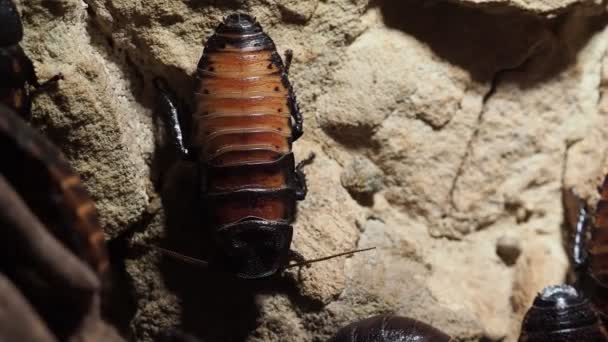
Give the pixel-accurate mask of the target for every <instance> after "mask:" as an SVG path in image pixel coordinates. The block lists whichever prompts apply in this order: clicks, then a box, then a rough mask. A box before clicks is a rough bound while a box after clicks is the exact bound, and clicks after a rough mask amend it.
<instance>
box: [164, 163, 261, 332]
mask: <svg viewBox="0 0 608 342" xmlns="http://www.w3.org/2000/svg"><path fill="white" fill-rule="evenodd" d="M198 179H199V175H198V171H197V168H196V166H195V165H194V164H190V163H178V164H176V167H174V168H172V169H171V170H170V171H169V173H168V174H167V175H166V177H165V180H166V182H167V183H166V184H165V185H164V186H163V207H164V208H165V212H166V220H167V221H166V226H165V238H164V239H163V240H162V241H161V246H162V247H164V248H167V249H169V250H172V251H176V252H179V253H181V254H184V255H188V256H191V257H194V258H198V259H202V260H207V259H208V255H209V250H210V247H211V246H210V244H209V241H211V240H210V237H209V234H208V232H209V230H210V227H208V226H207V225H206V224H205V222H204V221H203V217H202V216H203V215H202V213H203V210H204V208H202V207H201V204H200V201H199V194H198V192H197V190H198V184H197V180H198ZM160 270H161V273H162V275H163V277H164V280H165V283H166V284H167V287H168V288H169V289H170V290H171V291H173V292H174V293H175V294H176V295H177V296H178V297H179V298H180V302H181V305H182V320H181V324H182V326H181V327H180V328H181V329H183V330H184V331H186V332H189V333H192V334H194V335H196V336H197V337H200V338H202V339H204V341H206V342H213V341H244V340H245V339H246V337H247V336H249V334H250V333H251V331H253V330H254V329H255V328H256V320H257V318H258V316H259V312H258V309H257V306H256V303H255V293H256V289H255V286H254V285H255V283H252V282H250V281H243V280H239V279H235V278H234V277H232V276H231V275H228V274H223V273H219V272H217V271H215V270H211V269H208V268H206V267H204V266H201V265H195V264H191V263H187V262H185V261H181V260H174V259H171V258H167V257H164V258H163V260H162V262H161V264H160Z"/></svg>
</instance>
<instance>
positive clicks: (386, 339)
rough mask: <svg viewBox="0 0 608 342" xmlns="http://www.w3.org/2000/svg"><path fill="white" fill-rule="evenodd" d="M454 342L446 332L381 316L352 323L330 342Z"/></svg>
mask: <svg viewBox="0 0 608 342" xmlns="http://www.w3.org/2000/svg"><path fill="white" fill-rule="evenodd" d="M400 341H417V342H418V341H419V342H454V341H455V340H454V339H452V338H451V337H450V336H448V335H447V334H445V333H444V332H442V331H440V330H438V329H436V328H434V327H432V326H430V325H428V324H426V323H423V322H420V321H417V320H415V319H411V318H407V317H400V316H395V315H379V316H374V317H370V318H367V319H364V320H361V321H358V322H354V323H351V324H349V325H347V326H345V327H343V328H342V329H340V330H339V331H338V332H337V333H336V335H335V336H334V337H332V338H331V339H330V340H329V341H328V342H400Z"/></svg>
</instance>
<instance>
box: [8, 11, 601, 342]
mask: <svg viewBox="0 0 608 342" xmlns="http://www.w3.org/2000/svg"><path fill="white" fill-rule="evenodd" d="M18 5H19V8H20V10H21V11H22V14H23V18H24V23H25V33H26V37H25V40H24V43H23V45H24V47H25V49H26V51H27V52H28V53H29V55H30V56H32V58H33V59H34V61H35V64H36V68H37V70H38V73H39V75H40V76H41V78H42V79H46V78H48V77H50V76H51V75H53V74H55V73H57V72H62V73H63V74H64V75H65V80H63V81H61V83H60V85H59V87H58V89H57V90H55V91H51V92H49V93H47V94H43V95H41V96H39V97H38V98H37V99H36V101H35V103H34V125H36V126H38V127H40V128H41V129H42V130H43V131H44V132H45V133H46V134H47V135H48V136H49V137H50V138H51V139H52V140H53V141H55V142H56V143H58V144H59V145H60V146H61V147H62V148H63V149H64V150H65V152H66V154H67V155H68V157H69V158H70V159H71V161H72V162H73V163H74V165H75V167H76V168H77V169H78V170H79V171H80V172H81V173H82V175H83V178H84V180H85V184H86V185H87V186H88V188H89V189H90V191H91V192H92V194H93V196H94V198H95V199H96V201H97V203H98V207H99V209H100V211H101V214H102V216H103V222H104V224H105V229H106V233H107V236H108V238H115V237H117V236H120V235H121V233H122V235H128V236H127V237H129V238H132V239H134V240H139V241H146V242H148V243H153V244H159V245H162V246H166V247H169V248H172V249H176V250H178V251H180V252H182V253H185V254H189V255H195V256H204V255H205V253H204V252H205V247H204V246H205V243H204V241H203V240H202V238H201V234H200V230H201V229H202V227H204V222H200V220H198V216H197V214H198V212H200V210H201V208H200V206H198V204H197V202H196V196H197V194H196V173H195V169H194V168H193V167H192V166H191V165H189V164H187V163H183V162H180V161H178V158H177V157H176V156H175V154H174V153H173V151H172V149H171V146H170V144H169V142H168V141H167V138H166V132H165V131H164V128H163V122H162V119H161V113H158V112H157V111H155V110H154V108H155V96H156V94H155V90H154V87H153V86H152V82H151V80H152V78H153V77H155V76H161V77H163V78H166V79H167V80H168V81H169V83H170V85H171V86H172V87H173V88H174V89H175V90H176V93H177V94H178V96H179V97H180V99H182V100H183V101H184V103H185V104H186V105H189V106H191V105H192V103H191V101H192V96H191V94H192V91H193V87H192V80H191V77H190V75H191V74H192V73H193V71H194V69H195V67H196V63H197V61H198V58H199V57H200V55H201V52H202V45H201V42H202V40H203V39H205V38H206V37H208V36H209V35H210V33H211V32H212V30H213V29H214V27H215V26H216V25H217V23H218V22H219V21H220V20H221V18H222V17H223V16H225V15H227V14H229V13H231V12H233V11H236V10H240V11H245V12H249V13H251V14H253V15H254V16H256V17H257V19H258V20H259V21H260V22H261V23H262V25H263V26H264V27H265V29H266V31H267V32H268V33H269V34H270V35H271V36H272V37H273V39H274V40H275V42H276V43H277V45H278V47H279V48H280V49H281V50H284V49H287V48H291V49H293V50H294V53H295V59H294V64H293V66H292V76H291V79H292V81H293V83H294V85H295V88H296V92H297V95H298V98H299V101H300V106H301V108H302V111H303V113H304V115H305V135H304V137H303V138H302V139H301V140H299V141H298V142H297V143H296V144H295V147H294V148H295V153H296V156H297V158H298V159H302V158H304V157H306V156H307V155H308V154H309V153H310V152H315V153H316V154H317V159H316V160H315V162H314V163H313V164H312V165H311V166H309V167H308V168H307V169H306V173H307V174H308V179H309V187H310V192H309V195H308V197H307V199H306V200H305V201H304V202H301V203H300V205H299V215H298V219H297V222H296V223H295V237H294V242H293V248H294V249H295V250H297V251H299V252H301V253H302V254H304V255H305V256H306V257H309V258H314V257H318V256H323V255H327V254H331V253H335V252H339V251H343V250H349V249H354V248H355V247H366V246H376V247H377V249H376V250H375V251H373V252H368V253H362V254H359V255H356V256H353V257H351V258H340V259H334V260H331V261H327V262H324V263H318V264H314V265H312V266H311V267H309V268H304V269H302V270H290V271H288V272H286V273H285V275H284V276H283V277H281V278H279V279H273V280H269V281H256V282H244V281H234V280H232V279H230V278H229V277H227V276H225V275H222V274H219V273H217V272H210V271H208V270H205V269H203V268H199V267H196V266H193V265H187V264H183V263H179V262H175V261H172V260H167V259H166V258H163V257H161V256H159V255H158V254H157V253H155V252H151V251H146V250H136V249H131V250H129V251H128V252H127V253H126V254H125V255H116V258H115V259H116V260H115V265H114V267H115V273H116V275H115V277H114V285H115V287H116V288H117V289H118V292H119V294H118V295H117V296H116V299H114V303H113V305H114V308H115V310H114V312H113V316H114V319H115V320H117V321H118V324H119V327H120V329H122V331H123V332H124V333H125V334H130V335H131V338H132V339H133V340H137V341H150V340H151V339H152V338H153V337H155V336H156V334H157V333H158V331H160V330H163V329H165V328H171V327H179V328H183V329H184V330H187V331H189V332H191V333H193V334H195V335H197V336H200V337H203V338H205V341H244V340H247V341H324V340H325V339H326V338H327V337H328V336H329V335H331V334H332V333H333V332H335V330H336V329H337V328H338V327H339V326H341V325H343V324H345V323H346V322H349V321H351V320H355V319H359V318H363V317H366V316H369V315H372V314H377V313H384V312H396V313H398V314H401V315H406V316H410V317H414V318H418V319H421V320H423V321H425V322H428V323H430V324H433V325H435V326H436V327H438V328H440V329H442V330H444V331H446V332H448V333H450V334H453V335H454V336H455V337H457V338H458V339H459V340H462V341H480V340H484V341H499V340H501V339H503V338H504V341H515V339H516V336H517V334H518V330H519V324H520V321H521V317H522V315H523V313H524V312H525V310H526V308H527V306H528V305H529V304H530V302H531V300H532V298H533V297H534V295H535V294H536V292H537V291H539V290H540V289H541V288H542V287H544V286H545V285H549V284H553V283H559V282H562V281H563V279H564V276H565V273H566V269H567V265H568V261H567V257H566V254H565V252H564V248H563V247H562V241H561V239H562V235H561V234H562V233H561V232H562V229H563V228H564V225H565V222H564V218H563V217H564V215H563V206H562V201H561V191H562V188H564V187H570V186H576V187H577V190H578V191H579V192H580V193H582V194H583V195H584V196H585V197H586V198H590V199H593V198H596V197H595V196H596V195H595V193H594V188H595V185H596V184H598V183H599V181H600V179H601V176H602V174H603V172H605V171H606V170H607V168H606V166H608V165H607V164H608V163H607V162H606V150H607V147H608V146H607V145H608V141H607V140H606V139H604V137H605V136H606V134H607V133H608V132H607V131H608V118H607V116H608V96H604V95H605V93H606V89H607V84H608V57H607V51H608V30H607V26H606V24H607V23H608V15H607V13H606V9H607V6H608V5H607V4H606V2H605V1H600V0H587V1H584V0H543V1H539V0H529V1H527V0H452V1H449V2H446V1H413V0H412V1H403V0H378V1H374V2H369V1H367V0H323V1H321V0H306V1H303V0H286V1H279V0H250V1H247V0H225V1H221V0H215V1H214V0H146V1H144V0H84V1H82V0H53V1H44V0H27V1H26V0H21V1H18ZM159 204H160V205H159ZM150 213H152V215H150ZM131 231H135V233H130V232H131Z"/></svg>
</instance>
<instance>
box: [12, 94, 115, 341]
mask: <svg viewBox="0 0 608 342" xmlns="http://www.w3.org/2000/svg"><path fill="white" fill-rule="evenodd" d="M0 156H2V158H3V160H5V161H6V162H4V163H0V225H1V226H2V227H3V234H4V235H3V236H2V240H1V241H2V243H1V244H2V245H3V247H2V248H0V272H2V273H4V274H6V275H7V276H8V277H9V278H11V280H13V281H14V282H15V283H16V284H18V287H19V288H20V290H21V291H22V292H23V293H24V294H25V295H26V296H27V298H28V300H29V301H30V303H32V305H33V306H35V307H36V309H37V310H38V311H39V313H40V315H41V316H42V317H43V318H44V319H45V321H47V322H48V323H49V326H50V327H52V328H53V331H54V332H56V333H57V334H58V336H60V337H61V336H64V334H68V333H69V331H71V330H72V329H74V328H75V327H76V326H78V324H79V322H80V320H81V319H82V317H83V316H82V314H83V313H84V312H88V311H89V309H90V305H91V304H92V303H93V300H94V298H95V296H96V294H97V293H98V291H99V290H100V281H101V282H103V281H104V280H107V278H108V271H109V259H108V256H107V252H106V247H105V240H104V234H103V231H102V229H101V225H100V223H99V220H98V215H97V211H96V209H95V205H94V203H93V201H92V200H91V198H90V197H89V195H88V193H87V191H86V190H85V189H84V187H83V185H82V183H81V182H80V177H79V176H78V175H77V174H76V173H75V172H74V171H73V170H72V168H71V167H70V165H69V164H68V162H67V161H66V159H65V158H64V156H63V154H62V153H61V152H60V151H59V150H58V149H57V148H56V147H55V146H54V145H52V144H51V143H50V142H49V141H48V140H47V139H45V138H44V137H43V136H42V135H41V134H39V133H38V132H37V131H36V130H35V129H33V128H32V127H30V126H29V125H28V124H27V123H26V122H25V121H24V120H23V119H22V118H21V117H20V116H19V115H18V114H17V113H16V112H14V111H13V110H12V109H10V108H8V107H6V106H4V105H2V104H0ZM6 245H8V246H6ZM87 264H88V266H87ZM95 273H97V276H96V275H95ZM102 285H103V284H102ZM57 288H60V289H62V291H57ZM58 307H64V308H72V309H74V310H72V311H70V312H69V313H68V312H65V313H62V314H61V315H58V314H57V312H56V311H57V308H58ZM72 315H73V316H72Z"/></svg>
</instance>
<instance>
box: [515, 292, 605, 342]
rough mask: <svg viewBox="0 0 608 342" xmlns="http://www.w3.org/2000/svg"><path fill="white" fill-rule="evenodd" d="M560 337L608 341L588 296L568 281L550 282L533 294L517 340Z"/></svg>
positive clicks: (531, 341) (527, 341)
mask: <svg viewBox="0 0 608 342" xmlns="http://www.w3.org/2000/svg"><path fill="white" fill-rule="evenodd" d="M559 341H564V342H566V341H587V342H600V341H601V342H605V341H608V335H607V334H606V331H605V329H604V327H603V325H602V324H601V321H600V319H599V317H598V315H597V313H596V311H595V310H594V309H593V307H592V306H591V304H590V302H589V300H588V299H587V298H586V297H585V296H583V295H582V294H581V293H579V291H577V290H576V289H575V288H574V287H572V286H569V285H555V286H549V287H547V288H545V289H543V290H542V291H541V293H539V294H538V296H536V298H535V299H534V302H533V303H532V307H531V308H530V309H529V310H528V312H527V313H526V315H525V317H524V321H523V323H522V327H521V335H520V337H519V342H559Z"/></svg>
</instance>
